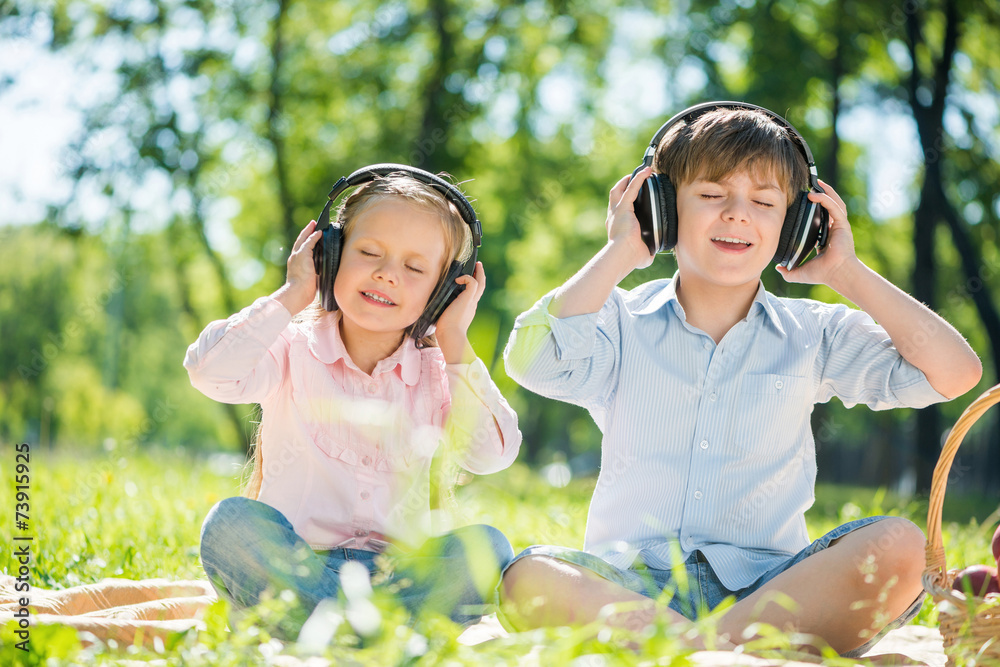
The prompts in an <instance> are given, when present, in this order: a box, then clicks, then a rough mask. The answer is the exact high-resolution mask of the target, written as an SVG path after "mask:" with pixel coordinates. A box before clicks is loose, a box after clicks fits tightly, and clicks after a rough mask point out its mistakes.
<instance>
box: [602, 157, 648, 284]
mask: <svg viewBox="0 0 1000 667" xmlns="http://www.w3.org/2000/svg"><path fill="white" fill-rule="evenodd" d="M652 173H653V168H652V167H646V168H645V169H642V170H641V171H640V172H639V173H637V174H636V175H635V178H631V176H625V177H623V178H622V179H621V180H620V181H618V182H617V183H615V186H614V187H613V188H611V193H610V194H609V195H608V217H607V220H606V221H605V223H604V226H605V228H606V229H607V230H608V245H609V246H610V247H611V248H612V249H613V250H614V252H615V254H616V255H618V256H619V257H620V259H621V261H622V264H623V270H624V272H625V274H626V275H627V274H628V273H630V272H631V271H632V270H633V269H643V268H645V267H647V266H649V265H650V264H652V263H653V255H650V254H649V248H648V247H647V246H646V242H645V241H643V240H642V232H641V230H640V228H639V219H638V218H636V217H635V198H636V197H638V196H639V190H640V188H642V184H643V183H645V182H646V179H647V178H649V175H650V174H652ZM630 179H631V180H630ZM619 248H620V250H619Z"/></svg>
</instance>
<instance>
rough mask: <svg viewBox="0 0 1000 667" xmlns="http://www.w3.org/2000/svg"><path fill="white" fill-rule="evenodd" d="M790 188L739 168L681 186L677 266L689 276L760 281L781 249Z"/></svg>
mask: <svg viewBox="0 0 1000 667" xmlns="http://www.w3.org/2000/svg"><path fill="white" fill-rule="evenodd" d="M786 196H787V195H786V192H785V190H784V189H782V188H781V187H780V186H779V185H778V183H777V182H776V179H774V177H773V176H770V175H768V174H767V173H766V172H765V173H750V172H735V173H732V174H729V175H728V176H726V177H724V178H723V179H721V180H720V181H718V182H712V181H707V180H704V179H703V178H696V179H695V180H694V181H692V182H691V183H684V184H682V185H681V186H679V187H678V188H677V246H676V250H675V254H676V256H677V266H678V269H679V270H680V272H681V275H682V276H683V280H684V281H687V283H688V284H690V283H691V282H693V281H696V280H697V281H705V282H706V283H708V284H711V285H716V286H725V287H738V286H743V285H747V284H749V283H753V284H754V285H756V284H757V281H758V280H759V279H760V275H761V273H762V272H763V271H764V269H765V268H766V267H767V265H768V264H770V263H771V261H772V259H773V258H774V253H775V252H776V251H777V249H778V240H779V238H780V236H781V226H782V223H783V222H784V220H785V210H786V209H787V203H786V202H787V198H786Z"/></svg>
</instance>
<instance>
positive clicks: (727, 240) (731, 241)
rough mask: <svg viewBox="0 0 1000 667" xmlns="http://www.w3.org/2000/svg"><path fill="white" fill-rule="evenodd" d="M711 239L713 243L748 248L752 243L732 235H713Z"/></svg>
mask: <svg viewBox="0 0 1000 667" xmlns="http://www.w3.org/2000/svg"><path fill="white" fill-rule="evenodd" d="M712 241H713V242H714V243H721V244H724V245H726V246H736V247H742V248H749V247H750V246H751V245H753V244H752V243H750V242H749V241H744V240H743V239H738V238H736V237H734V236H713V237H712Z"/></svg>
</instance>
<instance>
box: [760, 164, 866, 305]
mask: <svg viewBox="0 0 1000 667" xmlns="http://www.w3.org/2000/svg"><path fill="white" fill-rule="evenodd" d="M819 184H820V187H822V188H823V190H824V191H825V192H823V193H819V192H810V193H809V200H810V201H814V202H819V204H820V205H821V206H822V207H823V208H825V209H826V210H827V212H829V214H830V231H829V237H828V240H827V244H826V247H825V248H823V249H822V250H820V251H819V253H818V255H817V256H816V257H813V258H812V259H811V260H809V261H807V262H804V263H803V264H800V265H799V266H798V267H797V268H795V269H793V270H791V271H789V270H788V269H786V268H785V267H783V266H779V267H778V273H780V274H781V275H782V276H783V277H784V278H785V280H787V281H788V282H790V283H806V284H810V285H821V284H822V285H829V286H831V287H832V286H833V285H832V284H831V281H833V280H835V279H836V278H837V277H839V276H840V275H842V270H843V269H844V268H845V267H846V266H848V265H849V264H850V263H851V262H854V261H856V260H857V254H856V253H855V251H854V234H852V233H851V225H850V223H849V222H848V221H847V205H846V204H844V200H843V199H841V198H840V195H838V194H837V193H836V192H835V191H834V189H833V188H832V187H830V185H829V184H828V183H824V182H823V181H820V182H819Z"/></svg>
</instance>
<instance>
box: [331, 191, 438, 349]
mask: <svg viewBox="0 0 1000 667" xmlns="http://www.w3.org/2000/svg"><path fill="white" fill-rule="evenodd" d="M445 259H446V258H445V237H444V228H443V225H442V222H441V219H440V217H439V216H438V215H437V214H436V213H434V212H432V211H429V210H427V209H425V208H423V207H421V206H416V205H414V204H412V203H410V202H407V201H405V200H401V199H399V198H395V197H390V198H386V199H383V200H381V201H378V202H375V203H374V204H372V205H371V206H369V207H368V208H366V209H365V210H364V211H362V212H361V214H359V215H358V217H357V219H355V220H354V224H353V226H352V228H351V231H350V234H348V235H347V238H346V240H345V243H344V248H343V252H342V254H341V257H340V265H339V267H338V269H337V279H336V281H335V282H334V285H333V293H334V296H336V298H337V305H338V306H339V307H340V310H341V312H342V313H343V318H344V324H345V326H356V327H358V328H359V329H361V330H362V331H363V332H365V333H366V334H390V335H401V334H402V332H403V330H404V329H406V328H407V327H408V326H410V325H411V324H413V323H414V322H416V321H417V318H418V317H420V313H422V312H423V310H424V307H425V306H426V305H427V301H428V299H430V297H431V294H432V292H433V291H434V288H435V287H436V286H437V283H438V279H439V278H440V276H441V273H442V271H443V270H444V266H445Z"/></svg>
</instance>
